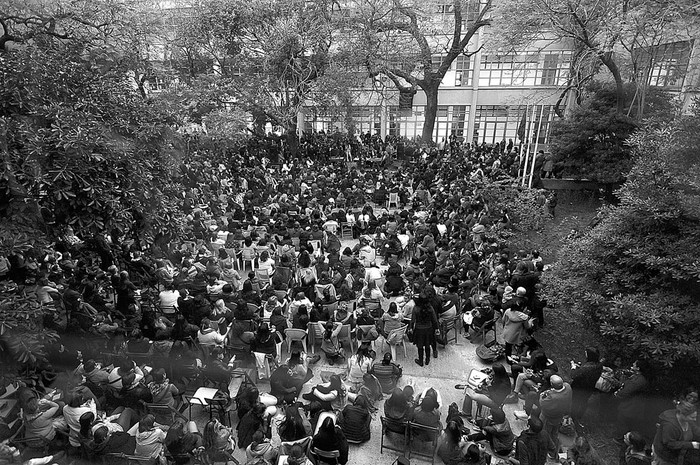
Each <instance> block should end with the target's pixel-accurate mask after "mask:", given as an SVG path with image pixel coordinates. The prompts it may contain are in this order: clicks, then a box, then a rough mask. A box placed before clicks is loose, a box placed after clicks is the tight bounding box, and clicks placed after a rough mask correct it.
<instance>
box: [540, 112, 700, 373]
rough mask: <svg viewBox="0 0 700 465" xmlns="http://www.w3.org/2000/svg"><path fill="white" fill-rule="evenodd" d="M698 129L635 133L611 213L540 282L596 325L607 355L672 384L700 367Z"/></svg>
mask: <svg viewBox="0 0 700 465" xmlns="http://www.w3.org/2000/svg"><path fill="white" fill-rule="evenodd" d="M699 125H700V117H699V116H698V115H697V114H696V115H694V116H685V117H677V118H675V119H674V120H673V121H672V122H670V123H660V124H654V123H650V124H648V125H647V126H646V127H645V128H644V129H641V130H639V131H638V132H636V133H635V134H634V135H633V136H632V137H631V139H630V144H631V147H632V152H633V155H634V166H633V167H632V169H631V171H630V173H629V175H628V179H627V182H626V183H625V184H624V186H623V187H622V188H621V189H620V190H619V191H618V193H617V194H618V196H619V198H620V203H619V205H617V206H614V207H608V208H607V209H605V210H604V211H602V212H601V218H602V219H601V221H600V223H599V224H597V225H596V226H595V227H594V228H593V229H592V230H590V231H589V232H588V233H587V234H585V235H584V236H583V237H581V238H579V239H576V240H574V241H573V242H571V243H569V244H568V245H566V246H565V247H564V248H563V250H562V251H561V252H560V254H559V257H560V258H559V261H558V262H557V263H556V264H555V266H554V271H553V273H550V274H548V275H547V281H548V283H547V284H548V286H547V287H548V289H549V292H550V293H551V296H550V297H552V298H553V299H554V300H556V301H557V302H559V303H564V304H566V305H568V306H570V308H571V310H572V311H573V312H575V313H576V314H578V315H580V316H581V317H583V318H587V319H590V320H591V321H592V322H593V323H594V324H596V325H599V327H600V331H601V334H602V335H603V336H604V338H605V340H606V341H607V342H608V343H609V344H610V346H611V347H615V348H616V349H617V350H620V348H624V350H625V351H626V352H627V355H629V356H642V357H647V358H650V359H652V360H654V361H655V362H657V363H658V364H659V365H660V366H664V367H666V368H667V369H674V370H676V376H697V367H699V366H700V347H698V345H697V341H698V340H700V267H699V266H698V265H700V262H699V261H698V251H700V183H699V180H700V176H699V174H700V155H698V154H700V135H699V134H698V132H697V128H698V127H699ZM689 367H694V368H695V369H693V370H689V369H688V368H689Z"/></svg>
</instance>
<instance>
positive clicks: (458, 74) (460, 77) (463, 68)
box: [455, 55, 473, 87]
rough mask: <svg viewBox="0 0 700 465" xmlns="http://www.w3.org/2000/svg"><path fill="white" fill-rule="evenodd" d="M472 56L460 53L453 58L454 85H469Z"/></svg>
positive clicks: (470, 82)
mask: <svg viewBox="0 0 700 465" xmlns="http://www.w3.org/2000/svg"><path fill="white" fill-rule="evenodd" d="M472 66H473V60H472V57H467V56H464V55H460V56H458V57H457V59H456V60H455V86H457V87H471V85H472V76H473V70H472Z"/></svg>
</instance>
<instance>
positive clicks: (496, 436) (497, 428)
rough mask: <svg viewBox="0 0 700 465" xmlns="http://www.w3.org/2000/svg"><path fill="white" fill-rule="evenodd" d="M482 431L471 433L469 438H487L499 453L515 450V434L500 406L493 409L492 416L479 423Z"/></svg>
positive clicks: (475, 439) (493, 448) (471, 439)
mask: <svg viewBox="0 0 700 465" xmlns="http://www.w3.org/2000/svg"><path fill="white" fill-rule="evenodd" d="M479 426H480V427H481V433H475V434H470V435H469V436H467V439H469V440H470V441H483V440H487V441H488V442H489V444H490V445H491V450H493V451H494V452H495V453H496V454H498V455H506V456H507V455H509V454H510V452H511V451H512V450H513V441H515V436H514V435H513V431H512V430H511V428H510V423H509V422H508V419H507V418H506V414H505V413H504V412H503V410H501V409H500V408H497V409H494V410H491V418H490V419H486V421H483V422H481V424H479Z"/></svg>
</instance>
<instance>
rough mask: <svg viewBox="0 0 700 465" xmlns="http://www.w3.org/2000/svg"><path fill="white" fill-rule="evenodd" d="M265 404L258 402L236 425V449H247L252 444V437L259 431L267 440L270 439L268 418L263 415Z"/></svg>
mask: <svg viewBox="0 0 700 465" xmlns="http://www.w3.org/2000/svg"><path fill="white" fill-rule="evenodd" d="M265 409H266V407H265V404H263V403H261V402H258V403H256V404H255V405H254V406H253V408H251V409H250V410H249V411H248V412H246V414H245V415H243V416H242V417H241V421H240V422H239V423H238V427H237V431H238V447H240V448H241V449H245V448H247V447H248V446H249V445H250V444H251V443H252V442H253V435H254V434H255V432H256V431H260V432H262V433H263V435H264V436H265V437H267V438H269V437H271V432H270V418H269V417H267V416H266V415H265Z"/></svg>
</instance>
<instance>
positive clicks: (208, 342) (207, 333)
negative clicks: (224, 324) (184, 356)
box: [197, 318, 230, 347]
mask: <svg viewBox="0 0 700 465" xmlns="http://www.w3.org/2000/svg"><path fill="white" fill-rule="evenodd" d="M229 331H230V328H229V329H227V330H226V333H224V334H221V333H220V332H219V323H217V322H216V321H211V320H209V318H203V319H202V329H200V330H199V332H198V333H197V342H199V344H200V345H202V346H207V347H212V346H219V347H221V346H223V345H224V341H225V340H226V336H228V333H229Z"/></svg>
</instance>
